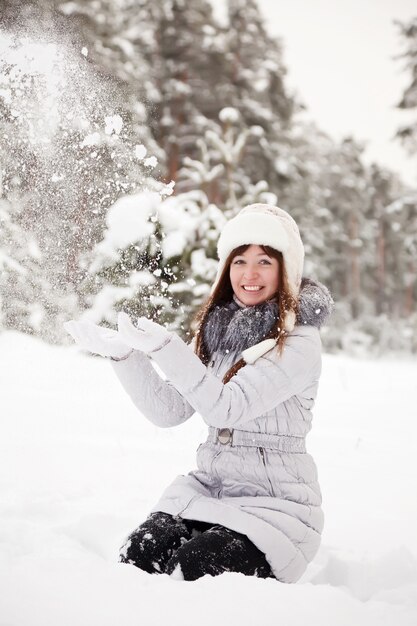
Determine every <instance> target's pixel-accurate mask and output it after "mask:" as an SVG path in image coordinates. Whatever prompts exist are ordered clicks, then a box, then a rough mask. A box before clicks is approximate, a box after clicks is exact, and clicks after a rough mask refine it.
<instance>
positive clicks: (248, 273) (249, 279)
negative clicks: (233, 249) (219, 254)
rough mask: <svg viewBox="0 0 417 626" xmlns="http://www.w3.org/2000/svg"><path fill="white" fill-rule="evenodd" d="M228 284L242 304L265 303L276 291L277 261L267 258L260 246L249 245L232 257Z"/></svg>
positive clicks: (277, 280)
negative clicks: (229, 283)
mask: <svg viewBox="0 0 417 626" xmlns="http://www.w3.org/2000/svg"><path fill="white" fill-rule="evenodd" d="M230 282H231V283H232V288H233V291H234V293H235V295H236V296H237V297H238V298H239V300H240V301H241V302H243V304H246V305H247V306H253V305H254V304H260V303H261V302H265V301H266V300H269V299H270V298H272V296H273V295H274V294H275V293H276V292H277V291H278V286H279V264H278V260H277V259H274V258H273V257H270V256H268V255H267V254H266V252H264V251H263V250H262V248H261V247H260V246H255V245H251V246H249V248H247V249H246V250H245V252H242V254H238V255H236V256H235V257H233V259H232V262H231V264H230Z"/></svg>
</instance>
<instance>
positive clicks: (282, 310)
mask: <svg viewBox="0 0 417 626" xmlns="http://www.w3.org/2000/svg"><path fill="white" fill-rule="evenodd" d="M249 246H250V244H245V245H243V246H239V247H238V248H235V249H234V250H232V252H231V253H230V254H229V256H228V257H227V259H226V263H225V264H224V267H223V271H222V273H221V275H220V278H219V280H218V282H217V285H216V287H215V289H214V291H213V293H212V294H210V296H209V297H208V299H207V300H206V301H205V303H204V304H203V305H202V307H201V308H200V309H199V311H198V312H197V314H196V316H195V318H194V320H193V326H195V327H196V331H195V335H194V337H195V353H196V354H197V356H198V357H199V358H200V359H201V361H202V362H203V363H204V365H207V363H208V362H209V359H210V354H209V353H208V352H207V348H206V346H205V345H204V340H203V335H204V326H205V324H206V322H207V318H208V315H209V313H210V311H212V309H213V308H214V307H215V306H216V305H217V304H220V303H225V302H229V301H230V300H231V299H232V298H233V288H232V283H231V282H230V271H229V270H230V265H231V263H232V261H233V259H234V257H235V256H238V255H239V254H243V253H244V252H245V251H246V250H247V249H248V248H249ZM260 248H262V250H263V252H265V254H267V255H268V256H270V257H273V258H274V259H276V260H277V261H278V268H279V274H278V290H277V291H276V293H275V294H274V298H275V299H276V303H277V305H278V313H279V315H278V319H277V320H276V322H275V323H274V325H273V327H272V328H271V331H270V332H269V334H268V335H267V336H266V337H265V339H276V340H277V349H278V352H279V353H281V352H282V349H283V347H284V343H285V340H286V337H287V334H288V333H287V332H286V331H285V329H284V328H283V327H282V320H283V319H284V318H285V314H286V313H287V312H288V311H294V313H295V314H297V311H298V301H297V299H296V298H294V296H293V295H292V294H291V292H290V290H289V287H288V278H287V273H286V271H285V265H284V259H283V256H282V253H281V252H279V251H278V250H275V249H274V248H270V247H269V246H260ZM244 365H246V363H245V361H244V359H240V360H239V361H237V362H236V363H235V364H234V365H233V366H232V367H231V368H230V369H229V370H228V371H227V372H226V374H225V375H224V377H223V382H224V383H227V382H228V381H229V380H230V379H231V378H232V376H234V375H235V374H236V373H237V372H238V371H239V370H240V369H241V368H242V367H243V366H244Z"/></svg>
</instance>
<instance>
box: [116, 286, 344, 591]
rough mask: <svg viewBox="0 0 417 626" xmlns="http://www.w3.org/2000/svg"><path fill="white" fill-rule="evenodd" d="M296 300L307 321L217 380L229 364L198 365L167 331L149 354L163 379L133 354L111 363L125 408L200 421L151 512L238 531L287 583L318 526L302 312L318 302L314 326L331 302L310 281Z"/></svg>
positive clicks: (312, 342)
mask: <svg viewBox="0 0 417 626" xmlns="http://www.w3.org/2000/svg"><path fill="white" fill-rule="evenodd" d="M302 296H303V297H300V305H301V307H302V309H303V308H305V311H306V315H307V322H306V320H305V319H304V321H303V310H301V311H300V315H299V318H298V325H297V326H296V327H295V328H294V330H293V331H292V332H291V333H290V334H289V336H288V338H287V340H286V343H285V347H284V351H283V353H282V355H279V354H278V352H277V349H276V347H275V346H274V347H273V348H272V349H269V350H268V351H267V352H266V353H265V354H262V356H260V357H259V358H257V359H256V360H254V362H253V363H248V364H247V365H245V366H244V367H243V368H242V369H241V370H239V371H238V373H237V374H236V375H235V376H233V377H232V379H231V380H230V381H229V382H228V383H227V384H223V382H222V378H223V376H224V374H225V373H226V371H227V370H228V369H229V367H230V366H231V365H232V364H233V362H230V361H228V360H227V359H226V360H225V359H224V357H222V356H220V357H219V358H216V355H214V358H213V359H212V361H211V362H210V364H209V366H208V367H206V366H205V365H204V364H203V363H202V362H201V361H200V359H199V358H198V357H197V355H196V354H195V353H194V352H193V350H192V348H191V347H190V346H188V345H187V344H185V343H184V342H183V341H182V339H180V338H179V337H178V336H177V335H176V334H173V335H172V338H171V340H170V341H169V342H168V343H167V344H165V345H164V346H163V347H162V348H161V349H160V350H158V351H156V352H154V353H152V359H153V360H154V361H155V363H156V364H157V365H158V367H159V368H160V369H161V370H162V372H163V373H164V374H165V376H166V377H167V379H166V380H162V378H161V377H160V376H159V374H158V373H157V372H156V371H155V369H154V367H153V366H152V363H151V361H150V359H149V358H148V357H147V356H146V355H144V354H142V353H141V352H138V351H135V352H133V353H132V355H131V356H130V357H129V358H128V359H126V360H125V361H120V362H117V363H113V367H114V369H115V371H116V373H117V376H118V377H119V379H120V381H121V383H122V385H123V387H124V388H125V390H126V391H127V392H128V394H129V395H130V397H131V399H132V400H133V402H134V404H135V405H136V406H137V408H138V409H139V410H140V411H141V412H142V413H143V414H144V415H145V416H146V417H147V418H148V419H149V420H150V421H152V422H153V423H154V424H156V425H158V426H162V427H171V426H176V425H178V424H181V423H183V422H184V421H186V420H187V419H189V418H190V417H191V416H192V415H193V414H194V413H195V412H197V413H198V414H199V415H200V416H201V417H202V419H203V420H204V421H205V422H206V424H207V425H208V426H209V435H208V438H207V441H205V442H204V443H202V444H200V446H199V447H198V450H197V469H196V470H193V471H191V472H189V474H188V475H186V476H184V475H180V476H178V477H177V478H176V479H175V480H174V481H173V483H172V484H171V485H169V486H168V488H167V489H166V490H165V492H164V493H163V494H162V496H161V498H160V500H159V501H158V502H157V503H156V504H155V506H154V507H153V508H152V511H163V512H165V513H170V514H171V515H179V516H181V517H183V518H186V519H194V520H199V521H204V522H209V523H213V524H222V525H223V526H226V527H228V528H230V529H232V530H235V531H237V532H239V533H242V534H244V535H247V537H248V538H249V539H250V540H251V541H252V542H253V543H254V544H255V545H256V546H257V547H258V548H259V549H260V550H261V551H262V552H263V553H264V554H265V556H266V559H267V560H268V562H269V564H270V566H271V569H272V571H273V573H274V575H275V577H276V578H277V579H278V580H279V581H281V582H286V583H295V582H296V581H297V580H298V579H299V578H300V577H301V576H302V574H303V573H304V571H305V569H306V567H307V565H308V563H309V562H311V561H312V559H313V558H314V556H315V555H316V553H317V551H318V549H319V546H320V540H321V532H322V530H323V524H324V515H323V511H322V508H321V505H322V496H321V491H320V486H319V483H318V473H317V468H316V465H315V462H314V460H313V458H312V456H311V455H310V454H308V452H307V451H306V448H305V438H306V435H307V433H308V432H309V431H310V429H311V422H312V408H313V405H314V401H315V398H316V395H317V389H318V381H319V377H320V373H321V341H320V335H319V331H318V328H317V327H316V326H314V325H312V324H313V323H314V318H313V316H312V315H311V311H312V310H314V307H317V302H318V301H319V302H320V309H321V311H320V323H318V324H317V326H320V325H321V324H322V323H323V315H324V316H325V314H326V313H327V314H328V313H329V312H330V310H331V305H332V301H331V297H330V295H329V294H328V291H327V290H326V288H325V287H323V286H322V285H320V284H315V283H312V282H311V281H309V283H308V285H307V287H306V289H305V290H303V291H302ZM261 352H262V351H261ZM220 429H229V431H232V432H231V436H229V431H223V433H220ZM219 434H220V439H219ZM222 435H223V436H222ZM221 441H223V442H224V443H221Z"/></svg>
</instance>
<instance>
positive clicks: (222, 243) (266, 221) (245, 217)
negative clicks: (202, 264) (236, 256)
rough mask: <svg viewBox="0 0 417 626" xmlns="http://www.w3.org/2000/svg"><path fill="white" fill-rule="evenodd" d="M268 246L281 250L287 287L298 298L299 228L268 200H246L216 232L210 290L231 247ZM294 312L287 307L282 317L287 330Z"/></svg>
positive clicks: (301, 249)
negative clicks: (215, 260) (216, 263)
mask: <svg viewBox="0 0 417 626" xmlns="http://www.w3.org/2000/svg"><path fill="white" fill-rule="evenodd" d="M250 244H254V245H258V246H270V247H271V248H274V250H278V251H279V252H282V256H283V259H284V266H285V271H286V274H287V279H288V287H289V289H290V291H291V295H292V296H293V297H294V298H298V295H299V292H300V284H301V277H302V274H303V265H304V246H303V242H302V241H301V237H300V231H299V230H298V226H297V224H296V223H295V221H294V219H293V218H292V217H291V215H290V214H289V213H287V212H286V211H284V210H283V209H280V208H279V207H276V206H272V205H270V204H261V203H257V204H250V205H248V206H246V207H244V208H243V209H241V210H240V211H239V213H238V214H237V215H236V216H235V217H234V218H232V219H231V220H229V221H228V222H227V223H226V225H225V226H224V228H223V230H222V231H221V233H220V237H219V241H218V244H217V252H218V255H219V266H218V269H217V276H216V280H215V282H214V285H213V290H214V288H215V286H216V284H217V282H218V280H219V278H220V276H221V273H222V271H223V268H224V265H225V263H226V259H227V257H228V256H229V254H230V253H231V252H232V250H234V249H235V248H238V247H239V246H243V245H250ZM294 324H295V315H294V313H293V312H292V311H288V313H287V316H286V319H285V320H284V327H285V329H286V330H287V331H291V330H292V329H293V328H294Z"/></svg>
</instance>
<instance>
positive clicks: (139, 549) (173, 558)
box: [120, 512, 274, 580]
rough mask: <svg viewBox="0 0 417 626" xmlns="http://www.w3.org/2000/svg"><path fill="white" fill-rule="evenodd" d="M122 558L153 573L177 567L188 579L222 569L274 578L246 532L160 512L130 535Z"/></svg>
mask: <svg viewBox="0 0 417 626" xmlns="http://www.w3.org/2000/svg"><path fill="white" fill-rule="evenodd" d="M120 561H121V562H122V563H131V564H132V565H136V567H139V568H140V569H142V570H144V571H145V572H149V573H150V574H172V573H173V572H174V570H176V572H178V573H179V574H180V575H181V574H182V577H184V579H185V580H197V578H200V577H201V576H204V575H205V574H210V575H211V576H218V575H219V574H222V573H223V572H240V573H241V574H245V575H246V576H257V577H258V578H273V577H274V576H273V574H272V572H271V568H270V566H269V564H268V562H267V560H266V559H265V555H264V554H263V553H262V552H261V551H260V550H259V549H258V548H257V547H256V546H255V545H254V544H253V543H252V542H251V541H250V540H249V539H248V538H247V537H246V535H241V534H240V533H237V532H235V531H233V530H230V529H229V528H225V527H224V526H220V525H219V524H216V525H214V524H207V523H205V522H197V521H194V520H186V519H182V518H181V517H173V516H172V515H169V514H168V513H161V512H155V513H151V515H150V516H149V517H148V518H147V519H146V520H145V522H144V523H143V524H141V525H140V526H139V528H137V529H136V530H135V531H133V533H131V535H129V537H128V538H127V540H126V542H125V544H124V545H123V546H122V548H121V549H120ZM174 575H175V574H174Z"/></svg>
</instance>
